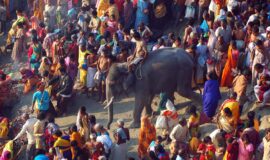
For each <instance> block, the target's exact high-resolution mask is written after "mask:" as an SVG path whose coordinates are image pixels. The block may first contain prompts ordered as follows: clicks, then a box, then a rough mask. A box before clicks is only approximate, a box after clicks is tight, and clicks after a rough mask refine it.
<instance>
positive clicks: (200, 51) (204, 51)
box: [195, 37, 209, 84]
mask: <svg viewBox="0 0 270 160" xmlns="http://www.w3.org/2000/svg"><path fill="white" fill-rule="evenodd" d="M204 41H205V39H204V38H203V37H200V40H199V44H198V45H197V47H196V57H195V59H196V64H197V65H196V82H197V84H203V83H204V71H205V69H206V68H205V67H206V60H207V58H208V54H209V53H208V52H209V51H208V48H207V46H206V44H205V42H204Z"/></svg>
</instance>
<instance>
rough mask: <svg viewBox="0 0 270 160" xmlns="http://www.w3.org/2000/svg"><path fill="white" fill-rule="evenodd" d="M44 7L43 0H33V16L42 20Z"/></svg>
mask: <svg viewBox="0 0 270 160" xmlns="http://www.w3.org/2000/svg"><path fill="white" fill-rule="evenodd" d="M44 9H45V3H44V0H35V1H34V16H35V17H37V18H38V20H40V21H43V11H44Z"/></svg>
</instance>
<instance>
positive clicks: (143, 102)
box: [105, 48, 202, 129]
mask: <svg viewBox="0 0 270 160" xmlns="http://www.w3.org/2000/svg"><path fill="white" fill-rule="evenodd" d="M193 69H194V62H193V60H192V57H191V55H189V54H188V53H187V52H186V51H185V50H183V49H179V48H178V49H177V48H162V49H159V50H155V51H152V52H149V53H148V56H147V58H146V59H145V60H144V61H143V63H140V64H139V65H138V66H137V69H136V71H135V73H134V74H135V75H136V76H135V77H136V78H135V82H134V91H135V107H134V109H133V121H132V123H131V125H130V127H131V128H138V127H140V118H141V113H142V111H143V108H144V107H145V110H146V114H147V115H151V114H152V108H151V103H152V100H153V98H154V96H155V95H156V94H159V93H161V92H164V93H168V95H173V94H174V92H175V91H176V92H177V93H178V94H179V95H181V96H183V97H186V98H189V99H192V100H194V101H195V102H197V103H199V104H201V101H202V96H201V95H200V94H199V93H196V92H195V91H193V90H192V76H193ZM128 74H131V73H129V72H128V64H127V62H126V63H114V64H112V66H111V67H110V69H109V72H108V75H107V78H106V101H107V105H106V107H105V108H107V109H108V123H107V128H108V129H109V128H110V125H111V123H112V121H113V100H114V96H115V95H116V90H117V88H119V85H122V84H123V81H124V79H125V77H126V76H127V75H128ZM117 86H118V87H117Z"/></svg>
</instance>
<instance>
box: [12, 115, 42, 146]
mask: <svg viewBox="0 0 270 160" xmlns="http://www.w3.org/2000/svg"><path fill="white" fill-rule="evenodd" d="M36 122H37V119H36V118H34V117H33V118H29V119H28V120H27V121H26V122H25V124H24V125H23V127H22V130H21V131H20V133H18V135H17V136H16V137H15V138H14V140H16V139H18V138H20V137H21V136H22V135H23V134H25V133H26V135H27V140H28V144H35V143H36V140H35V136H34V125H35V124H36Z"/></svg>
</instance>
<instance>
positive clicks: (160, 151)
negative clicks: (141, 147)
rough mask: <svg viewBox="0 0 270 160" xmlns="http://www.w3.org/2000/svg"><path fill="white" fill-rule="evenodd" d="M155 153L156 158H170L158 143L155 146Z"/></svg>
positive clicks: (166, 159) (163, 159)
mask: <svg viewBox="0 0 270 160" xmlns="http://www.w3.org/2000/svg"><path fill="white" fill-rule="evenodd" d="M155 153H156V155H157V158H158V159H159V160H169V159H170V157H169V154H168V152H166V151H165V149H164V148H163V146H162V145H160V144H159V145H157V146H156V147H155Z"/></svg>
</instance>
